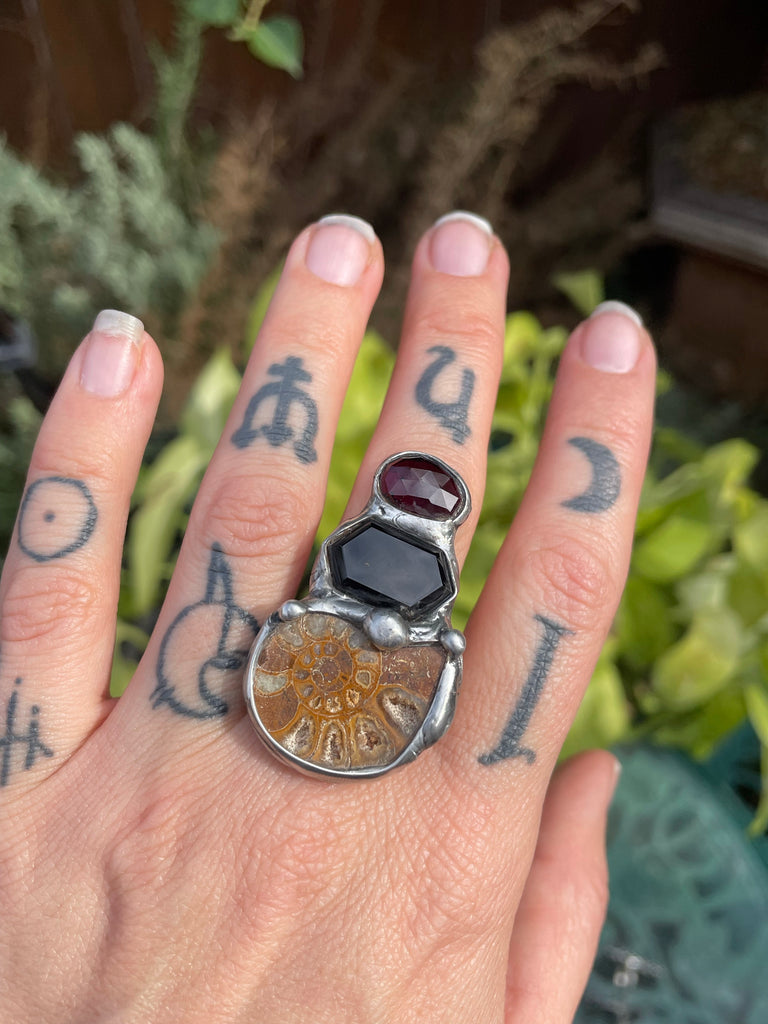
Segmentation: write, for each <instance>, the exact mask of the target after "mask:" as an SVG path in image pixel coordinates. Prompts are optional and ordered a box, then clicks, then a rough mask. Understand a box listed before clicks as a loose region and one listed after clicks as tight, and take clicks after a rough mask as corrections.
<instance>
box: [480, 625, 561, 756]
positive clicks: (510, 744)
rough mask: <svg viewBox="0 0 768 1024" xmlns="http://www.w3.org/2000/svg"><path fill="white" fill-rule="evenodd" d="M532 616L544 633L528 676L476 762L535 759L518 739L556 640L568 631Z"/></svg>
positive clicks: (533, 708) (520, 737) (523, 732)
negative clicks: (495, 738)
mask: <svg viewBox="0 0 768 1024" xmlns="http://www.w3.org/2000/svg"><path fill="white" fill-rule="evenodd" d="M534 618H535V619H536V621H537V622H539V623H540V624H541V625H542V626H543V627H544V635H543V636H542V638H541V639H540V640H539V646H538V647H537V648H536V653H535V654H534V656H533V665H532V666H531V671H530V672H529V673H528V678H527V679H526V681H525V685H524V686H523V690H522V693H521V694H520V696H519V698H518V701H517V704H515V707H514V710H513V711H512V714H511V715H510V716H509V721H508V722H507V724H506V725H505V726H504V731H503V732H502V734H501V739H500V740H499V742H498V743H497V744H496V746H495V747H494V748H493V750H491V751H489V752H488V753H487V754H481V755H480V757H479V758H478V760H479V761H480V764H496V762H497V761H504V760H506V759H507V758H510V757H524V758H525V760H526V761H527V762H528V764H533V762H534V761H535V760H536V752H535V751H534V750H531V749H529V748H528V747H522V746H520V741H521V740H522V738H523V736H524V735H525V730H526V729H527V728H528V723H529V722H530V720H531V716H532V715H533V712H534V711H535V710H536V705H537V704H538V703H539V697H541V691H542V689H543V688H544V682H545V680H546V678H547V674H548V672H549V669H550V667H551V665H552V659H553V658H554V656H555V651H556V650H557V647H558V644H559V643H560V641H561V640H562V638H563V637H564V636H568V635H569V634H571V633H572V630H570V629H566V628H565V626H561V625H560V623H558V622H553V621H552V619H548V618H546V616H544V615H534Z"/></svg>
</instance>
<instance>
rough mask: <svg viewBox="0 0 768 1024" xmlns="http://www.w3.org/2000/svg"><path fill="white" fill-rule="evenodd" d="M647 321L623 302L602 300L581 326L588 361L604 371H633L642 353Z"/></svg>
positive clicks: (584, 350) (586, 360) (585, 360)
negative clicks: (642, 334)
mask: <svg viewBox="0 0 768 1024" xmlns="http://www.w3.org/2000/svg"><path fill="white" fill-rule="evenodd" d="M642 326H643V321H642V320H641V319H640V317H639V316H638V314H637V313H636V312H635V311H634V309H632V308H631V306H625V305H624V303H623V302H601V303H600V305H599V306H598V307H597V309H595V311H594V312H593V313H592V315H591V316H590V317H589V319H588V320H586V321H585V322H584V324H583V325H582V328H581V355H582V358H583V359H584V362H586V363H589V365H590V366H593V367H594V368H595V369H596V370H602V371H603V372H604V373H629V371H630V370H632V369H634V366H635V364H636V363H637V358H638V356H639V355H640V344H641V338H640V331H641V329H642Z"/></svg>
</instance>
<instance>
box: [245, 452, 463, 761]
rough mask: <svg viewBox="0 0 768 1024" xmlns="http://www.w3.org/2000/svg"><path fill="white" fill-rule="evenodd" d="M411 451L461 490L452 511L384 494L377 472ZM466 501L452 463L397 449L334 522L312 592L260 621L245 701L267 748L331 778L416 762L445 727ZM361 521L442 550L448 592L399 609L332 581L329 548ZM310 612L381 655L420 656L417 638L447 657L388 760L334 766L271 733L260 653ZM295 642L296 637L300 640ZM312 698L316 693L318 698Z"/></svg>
mask: <svg viewBox="0 0 768 1024" xmlns="http://www.w3.org/2000/svg"><path fill="white" fill-rule="evenodd" d="M409 458H414V459H424V460H427V461H428V462H431V463H435V464H436V465H437V466H438V467H440V468H441V469H442V470H444V471H445V472H447V473H448V474H449V475H450V477H451V478H452V480H453V482H454V484H455V485H456V486H457V487H458V490H459V494H460V503H459V506H458V507H457V508H456V510H455V512H454V513H453V514H452V515H451V516H450V518H445V519H433V518H427V517H426V516H425V515H418V514H414V513H412V512H409V511H404V510H403V509H401V508H396V507H394V506H393V505H392V504H390V502H389V501H388V500H387V498H386V497H385V495H384V494H383V493H382V490H381V478H382V474H383V473H384V472H385V471H386V470H387V468H388V467H389V466H391V465H392V464H393V463H394V462H396V461H397V460H402V459H409ZM470 507H471V502H470V495H469V490H468V488H467V486H466V484H465V483H464V481H463V480H462V479H461V477H460V476H459V474H458V473H457V472H456V471H455V470H454V469H452V468H451V467H450V466H447V465H446V464H445V463H444V462H442V461H441V460H440V459H437V458H435V457H434V456H431V455H425V454H423V453H421V452H399V453H397V454H396V455H393V456H391V457H390V458H388V459H387V460H386V461H385V462H383V463H382V465H381V466H379V468H378V470H377V471H376V474H375V476H374V481H373V490H372V495H371V499H370V501H369V502H368V504H367V506H366V507H365V509H364V510H363V511H362V512H361V513H360V515H359V516H357V517H355V518H354V519H352V520H349V521H348V522H346V523H344V524H343V525H342V526H340V527H338V529H336V530H335V531H334V532H333V533H332V534H330V536H329V537H327V538H326V540H325V541H324V542H323V544H322V546H321V548H320V552H319V555H318V557H317V561H316V563H315V566H314V568H313V571H312V575H311V578H310V587H309V595H308V596H307V597H306V598H304V599H303V600H300V601H299V600H292V601H287V602H286V603H285V604H283V605H282V606H281V607H280V609H279V610H278V611H276V612H274V613H273V614H272V615H271V616H270V617H269V618H268V619H267V621H266V622H265V623H264V625H263V626H262V628H261V629H260V631H259V633H258V636H257V637H256V641H255V643H254V645H253V648H252V650H251V653H250V657H249V659H248V666H247V668H246V672H245V679H244V692H245V700H246V705H247V707H248V712H249V714H250V717H251V721H252V723H253V725H254V727H255V729H256V732H257V734H258V736H259V738H260V739H261V741H262V742H263V743H264V744H265V746H266V747H267V749H268V750H270V751H271V752H272V753H273V754H274V755H275V756H276V757H278V758H279V759H280V760H281V761H283V762H284V763H285V764H289V765H291V766H292V767H294V768H297V769H298V770H299V771H303V772H305V773H307V774H311V775H324V776H330V777H335V778H375V777H377V776H379V775H383V774H385V773H386V772H388V771H391V770H392V769H393V768H398V767H400V766H402V765H405V764H408V763H409V762H410V761H413V760H414V758H416V757H417V756H418V755H419V754H420V753H421V752H422V751H423V750H425V749H426V748H427V747H429V746H431V745H432V744H433V743H435V742H436V741H437V740H438V739H439V738H440V737H441V736H442V735H443V733H444V732H445V731H446V729H447V728H448V726H449V725H450V723H451V721H452V719H453V714H454V709H455V704H456V696H457V693H458V690H459V686H460V683H461V674H462V654H463V651H464V647H465V642H464V636H463V634H462V633H461V632H459V631H458V630H455V629H453V628H452V626H451V621H450V615H451V611H452V608H453V604H454V601H455V599H456V594H457V592H458V581H459V567H458V563H457V561H456V555H455V552H454V535H455V532H456V528H457V526H459V525H460V524H461V523H462V522H464V520H465V519H466V517H467V516H468V514H469V511H470ZM363 524H366V525H368V524H371V525H373V526H380V525H383V526H384V527H386V530H385V532H388V531H391V532H392V533H396V534H397V535H398V536H399V537H401V538H403V539H406V540H407V538H413V540H414V542H415V543H417V544H418V543H422V544H424V545H425V546H427V545H428V546H429V547H431V548H432V549H435V550H437V551H439V553H440V557H441V563H440V564H441V565H442V566H443V567H444V568H445V569H446V570H447V574H448V581H447V585H448V590H449V593H448V595H447V596H446V598H445V599H444V600H442V602H441V603H440V604H439V605H438V606H437V607H434V608H432V609H430V610H429V611H427V612H424V613H423V614H422V613H417V614H413V613H408V614H400V613H399V612H398V610H396V609H393V608H390V607H381V606H379V605H377V604H376V603H373V602H371V603H369V602H367V601H365V600H362V599H361V598H359V597H357V596H353V595H350V594H349V593H345V592H344V591H343V590H342V589H340V588H339V586H337V584H336V583H335V582H334V576H333V572H332V567H331V564H330V562H329V549H330V548H331V546H332V545H338V543H339V542H340V541H341V542H343V541H344V540H345V539H346V538H350V537H354V535H355V534H356V533H357V532H358V531H359V529H360V528H361V526H362V525H363ZM312 613H320V614H322V615H327V616H335V617H338V618H339V619H341V620H344V621H346V622H347V623H350V624H352V626H354V627H355V628H356V629H359V630H361V631H362V633H363V634H365V637H367V638H368V640H369V641H370V642H371V645H372V646H373V647H375V648H376V649H377V650H379V651H381V652H383V653H382V657H386V656H389V652H393V651H394V652H396V651H397V650H398V649H399V648H405V649H407V650H409V651H415V652H416V655H415V656H416V657H418V648H419V646H420V645H429V646H430V647H431V648H434V647H435V646H436V645H439V647H440V651H441V653H440V657H441V658H444V664H443V667H442V671H441V672H440V674H439V678H438V681H437V685H436V687H435V689H434V694H433V696H432V699H431V703H429V706H428V709H427V710H426V714H425V715H424V717H423V720H422V721H421V724H420V726H419V727H418V728H417V729H416V732H415V734H414V735H413V736H412V738H411V739H410V741H409V742H407V745H406V746H405V748H404V749H403V750H401V751H400V752H399V754H398V755H397V756H395V757H394V758H393V759H392V760H391V762H390V763H386V764H379V765H374V766H363V767H354V768H350V767H346V768H336V767H332V766H331V765H330V764H319V763H315V762H313V761H311V760H309V759H308V758H307V757H306V756H301V755H299V754H297V753H295V752H293V751H292V750H291V749H287V746H286V744H285V743H283V742H279V741H278V740H276V739H275V737H274V736H273V735H272V734H271V733H270V730H269V729H268V728H267V727H266V725H265V724H264V722H263V721H262V717H261V714H260V711H259V706H258V702H259V699H262V700H263V697H264V694H263V691H260V693H259V696H258V697H257V696H255V695H254V682H255V680H256V679H257V677H258V674H259V673H260V672H263V670H262V669H261V668H260V667H259V666H260V658H261V657H262V652H265V647H266V645H268V644H270V642H271V638H272V637H273V636H274V634H275V633H276V631H277V630H279V628H280V627H281V624H284V623H296V624H297V629H298V628H303V627H302V623H304V622H317V621H320V620H319V619H317V618H315V619H308V618H307V616H311V615H312ZM355 635H357V634H355ZM321 640H322V638H321ZM294 642H296V643H297V644H298V643H299V641H298V640H296V641H294ZM356 649H357V648H355V650H356ZM443 652H444V653H443ZM353 653H354V651H353ZM266 656H267V655H266V653H265V657H266ZM274 679H275V680H276V681H277V682H276V683H275V686H276V687H277V686H278V685H279V681H280V680H281V679H282V675H281V674H280V673H279V672H278V671H277V670H275V672H274ZM314 699H316V700H319V698H314ZM350 714H351V713H350ZM351 742H352V741H351V740H350V743H351Z"/></svg>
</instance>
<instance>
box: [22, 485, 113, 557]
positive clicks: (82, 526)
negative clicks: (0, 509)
mask: <svg viewBox="0 0 768 1024" xmlns="http://www.w3.org/2000/svg"><path fill="white" fill-rule="evenodd" d="M97 519H98V513H97V511H96V503H95V502H94V500H93V497H92V495H91V492H90V491H89V490H88V488H87V487H86V486H85V484H84V483H83V481H82V480H75V479H73V478H72V477H68V476H46V477H42V479H40V480H35V482H34V483H32V484H30V485H29V487H28V488H27V492H26V494H25V495H24V498H23V499H22V502H21V508H20V510H19V533H18V537H19V547H20V548H21V550H22V551H23V552H24V554H25V555H29V557H30V558H34V560H35V561H36V562H51V561H53V560H54V559H56V558H64V556H65V555H71V554H72V552H73V551H77V550H78V548H81V547H83V545H85V544H87V543H88V541H89V540H90V538H91V535H92V533H93V531H94V529H95V528H96V520H97Z"/></svg>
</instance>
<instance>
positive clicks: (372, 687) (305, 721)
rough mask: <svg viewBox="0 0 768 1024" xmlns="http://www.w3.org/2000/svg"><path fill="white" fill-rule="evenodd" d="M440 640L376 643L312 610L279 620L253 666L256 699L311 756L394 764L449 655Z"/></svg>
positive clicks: (350, 764)
mask: <svg viewBox="0 0 768 1024" xmlns="http://www.w3.org/2000/svg"><path fill="white" fill-rule="evenodd" d="M445 656H446V652H445V650H443V648H442V647H441V646H440V645H439V644H418V645H413V646H408V647H401V648H399V649H398V650H396V651H382V650H378V649H377V648H376V647H375V646H374V645H373V644H372V643H371V641H370V640H369V639H368V638H367V637H366V635H365V633H363V631H362V630H361V629H359V628H358V627H357V626H355V625H353V624H352V623H350V622H347V621H345V620H344V619H342V618H339V617H338V616H336V615H327V614H321V613H318V612H315V613H311V612H310V613H308V614H306V615H303V616H301V617H299V618H297V619H293V620H290V621H288V622H282V623H280V624H279V625H278V626H277V627H276V628H275V629H274V631H273V632H272V634H271V636H270V637H269V640H268V642H267V643H266V644H265V645H264V647H263V648H262V650H261V652H260V655H259V658H258V662H257V665H256V666H255V668H254V671H253V673H252V677H251V678H252V687H253V703H254V705H255V707H256V709H257V711H258V714H259V717H260V719H261V722H262V724H263V726H264V728H265V729H266V730H267V732H268V733H269V734H270V736H272V737H273V739H274V740H275V741H276V742H277V743H278V744H279V745H280V746H281V747H283V748H284V749H285V750H287V751H289V752H290V753H292V754H294V755H296V756H297V757H300V758H302V760H305V761H309V762H311V763H313V764H317V765H322V766H326V767H328V768H342V769H350V768H352V769H354V768H365V767H372V766H376V765H385V764H389V763H390V762H391V761H392V760H394V758H396V757H397V756H398V755H399V754H400V753H401V752H402V751H403V750H404V749H405V747H406V746H407V745H408V743H409V742H410V741H411V739H412V738H413V736H414V734H415V733H416V730H417V729H418V728H419V726H420V725H421V723H422V722H423V720H424V716H425V714H426V709H427V708H428V707H429V704H430V702H431V700H432V697H433V695H434V691H435V687H436V685H437V681H438V679H439V677H440V673H441V671H442V668H443V664H444V662H445Z"/></svg>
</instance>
